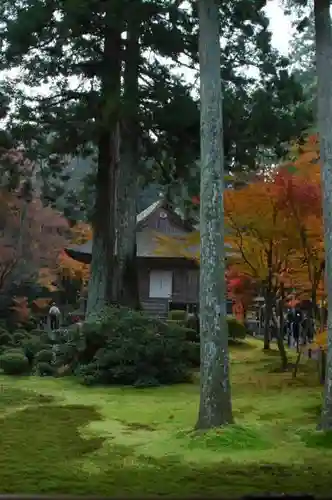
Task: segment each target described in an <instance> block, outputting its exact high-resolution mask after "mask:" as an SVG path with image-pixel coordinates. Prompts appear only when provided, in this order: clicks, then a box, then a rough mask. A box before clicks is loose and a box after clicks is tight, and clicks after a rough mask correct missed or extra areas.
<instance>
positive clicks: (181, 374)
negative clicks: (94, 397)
mask: <svg viewBox="0 0 332 500" xmlns="http://www.w3.org/2000/svg"><path fill="white" fill-rule="evenodd" d="M186 337H187V329H186V328H185V327H183V326H181V325H180V324H179V323H178V322H177V321H174V322H173V321H170V322H165V321H161V320H158V319H155V318H150V317H148V316H147V315H146V314H144V313H141V312H137V311H132V310H129V309H126V308H111V310H109V311H107V313H106V314H105V315H104V314H103V315H100V316H99V317H96V318H94V321H91V318H90V319H89V322H88V323H85V324H83V326H82V337H81V339H80V341H79V343H77V348H76V360H77V365H78V369H77V371H76V373H77V375H79V376H80V377H83V382H84V383H85V384H87V385H92V384H122V385H134V386H142V385H144V386H148V385H151V384H152V385H155V384H157V383H158V384H175V383H181V382H186V381H188V379H189V378H190V374H191V370H192V367H193V358H195V357H197V355H196V356H195V355H194V354H193V349H192V347H193V346H192V343H191V342H189V341H188V340H187V338H186Z"/></svg>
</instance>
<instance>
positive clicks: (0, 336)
mask: <svg viewBox="0 0 332 500" xmlns="http://www.w3.org/2000/svg"><path fill="white" fill-rule="evenodd" d="M12 342H13V338H12V336H11V334H10V333H9V332H6V331H5V330H3V331H1V332H0V346H8V345H10V344H12Z"/></svg>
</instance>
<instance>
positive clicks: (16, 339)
mask: <svg viewBox="0 0 332 500" xmlns="http://www.w3.org/2000/svg"><path fill="white" fill-rule="evenodd" d="M28 338H29V334H28V333H27V332H26V331H25V330H16V332H14V333H13V335H12V339H13V343H14V344H16V345H21V344H22V342H23V341H24V340H25V339H28Z"/></svg>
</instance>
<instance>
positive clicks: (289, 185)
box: [275, 135, 325, 317]
mask: <svg viewBox="0 0 332 500" xmlns="http://www.w3.org/2000/svg"><path fill="white" fill-rule="evenodd" d="M275 183H276V185H277V186H278V188H279V189H278V191H277V196H278V198H279V203H280V207H281V208H282V210H283V211H284V213H285V216H286V217H290V218H292V220H293V222H294V225H295V230H296V234H297V236H298V245H297V248H296V251H294V252H293V253H292V256H291V259H290V262H289V279H290V281H291V283H292V287H293V288H295V289H296V292H297V296H298V297H299V298H301V299H306V298H308V299H310V300H311V303H312V315H313V316H314V317H315V316H316V317H317V300H318V298H322V297H323V296H324V268H325V255H324V229H323V215H322V196H321V181H320V165H319V143H318V137H317V135H313V136H309V137H308V139H307V140H306V142H305V143H304V144H302V145H298V144H294V146H293V147H292V149H291V161H290V162H287V163H286V164H285V165H282V166H281V167H280V169H279V171H278V173H277V175H276V176H275Z"/></svg>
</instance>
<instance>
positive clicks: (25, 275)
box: [0, 188, 68, 292]
mask: <svg viewBox="0 0 332 500" xmlns="http://www.w3.org/2000/svg"><path fill="white" fill-rule="evenodd" d="M0 205H1V226H0V290H1V291H2V292H5V291H6V290H7V289H8V288H9V287H10V286H11V285H12V284H15V285H20V284H21V283H23V282H31V281H39V282H40V283H41V284H43V282H44V281H45V276H46V275H47V276H49V275H51V274H52V273H53V274H54V273H55V272H56V268H57V259H58V255H59V252H60V251H61V249H62V248H63V247H64V245H65V243H66V233H67V231H68V224H67V221H66V220H65V219H64V218H63V217H62V216H61V215H60V214H58V213H57V212H55V211H54V210H53V209H51V208H49V207H44V206H43V205H42V203H41V201H40V200H39V198H37V197H34V198H33V199H31V200H26V199H25V198H24V197H22V196H19V195H18V194H16V193H15V192H8V191H6V190H5V189H4V188H2V189H1V191H0Z"/></svg>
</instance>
